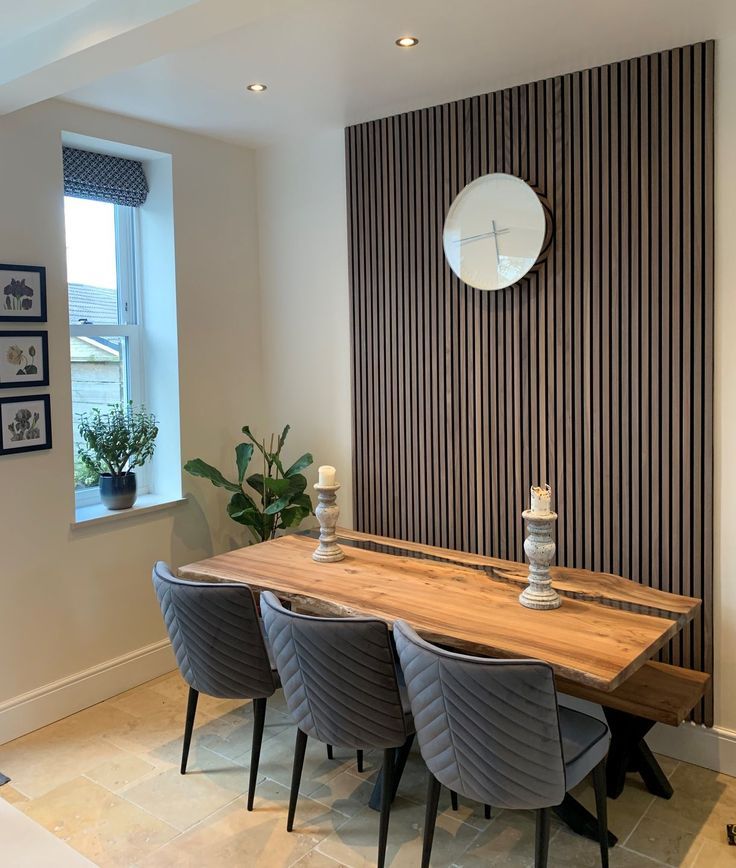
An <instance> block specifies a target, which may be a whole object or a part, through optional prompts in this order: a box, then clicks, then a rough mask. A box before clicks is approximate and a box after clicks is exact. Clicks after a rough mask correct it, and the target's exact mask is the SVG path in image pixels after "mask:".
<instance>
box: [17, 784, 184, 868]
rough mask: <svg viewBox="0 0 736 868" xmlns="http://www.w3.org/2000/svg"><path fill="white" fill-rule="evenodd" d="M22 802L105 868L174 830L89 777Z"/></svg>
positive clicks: (137, 855) (28, 811) (129, 859)
mask: <svg viewBox="0 0 736 868" xmlns="http://www.w3.org/2000/svg"><path fill="white" fill-rule="evenodd" d="M18 807H20V808H21V809H22V810H23V812H24V813H25V814H26V815H27V816H29V817H31V818H32V819H33V820H35V821H36V822H37V823H40V825H42V826H44V827H45V828H46V829H48V830H49V831H50V832H53V833H54V834H55V835H56V836H57V837H59V838H61V839H62V840H64V841H66V842H67V843H68V844H69V845H71V846H72V847H73V848H74V849H75V850H77V851H78V852H80V853H82V854H83V855H85V856H87V858H89V859H91V860H92V861H93V862H95V863H96V864H98V865H100V866H102V868H107V866H111V868H112V866H119V865H120V866H123V865H130V864H131V863H133V862H134V861H136V860H137V859H138V858H140V856H141V854H142V853H145V852H146V851H148V850H151V849H153V848H154V847H159V846H161V845H162V844H164V843H165V842H167V841H169V840H170V839H171V838H173V837H174V836H175V835H176V830H175V829H174V828H172V827H171V826H169V825H167V824H166V823H163V822H162V821H161V820H159V819H157V818H156V817H153V816H151V815H150V814H149V813H148V812H146V811H143V810H141V809H140V808H138V807H136V806H135V805H132V804H131V803H130V802H128V801H126V800H125V799H122V798H121V797H120V796H117V795H115V794H113V793H110V792H109V791H108V790H106V789H105V788H104V787H101V786H100V785H99V784H96V783H94V782H93V781H88V780H86V779H85V778H77V779H76V780H74V781H70V782H69V783H66V784H63V785H62V786H60V787H58V788H57V789H55V790H52V791H51V792H50V793H47V794H46V795H44V796H42V797H41V798H39V799H34V800H33V801H31V802H27V803H24V804H21V805H19V806H18Z"/></svg>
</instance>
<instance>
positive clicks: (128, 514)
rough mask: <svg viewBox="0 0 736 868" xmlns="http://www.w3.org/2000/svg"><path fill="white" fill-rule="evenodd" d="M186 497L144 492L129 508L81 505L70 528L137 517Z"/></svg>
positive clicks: (75, 528) (96, 504) (175, 503)
mask: <svg viewBox="0 0 736 868" xmlns="http://www.w3.org/2000/svg"><path fill="white" fill-rule="evenodd" d="M186 502H187V499H186V497H175V498H172V497H170V496H169V497H167V496H165V495H159V494H144V495H142V496H141V497H139V498H138V500H137V501H136V502H135V506H132V507H131V508H130V509H107V508H106V507H104V506H103V505H102V504H101V503H95V504H92V505H90V506H81V507H79V508H78V509H77V510H76V517H75V520H74V521H73V522H72V523H71V528H72V530H80V529H81V528H87V527H90V525H96V524H108V523H111V522H117V521H125V520H126V519H129V518H137V517H139V516H141V515H144V514H146V513H150V512H160V511H162V510H164V509H171V508H172V507H176V506H181V504H183V503H186Z"/></svg>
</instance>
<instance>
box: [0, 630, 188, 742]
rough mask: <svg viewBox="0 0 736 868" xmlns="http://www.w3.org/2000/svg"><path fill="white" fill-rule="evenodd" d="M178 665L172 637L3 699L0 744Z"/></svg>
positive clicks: (169, 670) (128, 688)
mask: <svg viewBox="0 0 736 868" xmlns="http://www.w3.org/2000/svg"><path fill="white" fill-rule="evenodd" d="M175 668H176V664H175V662H174V654H173V651H172V649H171V643H170V642H169V640H168V639H162V640H161V641H160V642H154V643H153V644H152V645H146V646H145V647H144V648H138V649H136V650H135V651H131V652H129V653H128V654H123V655H122V656H121V657H116V658H115V659H114V660H106V661H105V662H104V663H99V664H98V665H97V666H93V667H91V668H90V669H85V670H84V671H83V672H76V673H75V674H74V675H68V676H67V677H66V678H60V679H59V680H58V681H53V682H52V683H51V684H44V685H43V686H41V687H38V688H36V689H35V690H31V691H29V692H28V693H23V694H22V695H20V696H15V697H13V698H12V699H8V700H6V701H5V702H2V703H0V744H5V742H7V741H12V740H13V739H14V738H18V737H19V736H21V735H25V734H26V733H28V732H32V731H33V730H34V729H39V728H40V727H42V726H46V725H47V724H49V723H53V722H54V721H56V720H61V718H62V717H68V716H69V715H70V714H74V713H75V712H77V711H81V710H82V709H83V708H88V707H89V706H90V705H95V704H96V703H98V702H102V701H103V700H105V699H109V698H110V697H111V696H115V695H117V694H118V693H122V692H123V691H125V690H130V688H131V687H136V686H137V685H138V684H143V682H145V681H150V680H151V679H152V678H158V676H159V675H165V674H166V673H167V672H171V670H172V669H175Z"/></svg>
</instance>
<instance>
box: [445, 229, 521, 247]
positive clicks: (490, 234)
mask: <svg viewBox="0 0 736 868" xmlns="http://www.w3.org/2000/svg"><path fill="white" fill-rule="evenodd" d="M510 231H511V230H510V229H495V230H492V231H491V232H481V233H480V235H468V236H467V237H466V238H455V239H453V242H454V243H455V244H464V243H465V242H466V241H477V240H478V239H479V238H494V237H495V236H496V235H506V233H507V232H510Z"/></svg>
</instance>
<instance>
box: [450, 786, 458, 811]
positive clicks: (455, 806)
mask: <svg viewBox="0 0 736 868" xmlns="http://www.w3.org/2000/svg"><path fill="white" fill-rule="evenodd" d="M450 804H451V805H452V810H453V811H457V810H458V808H459V805H458V801H457V793H456V792H455V790H450Z"/></svg>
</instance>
